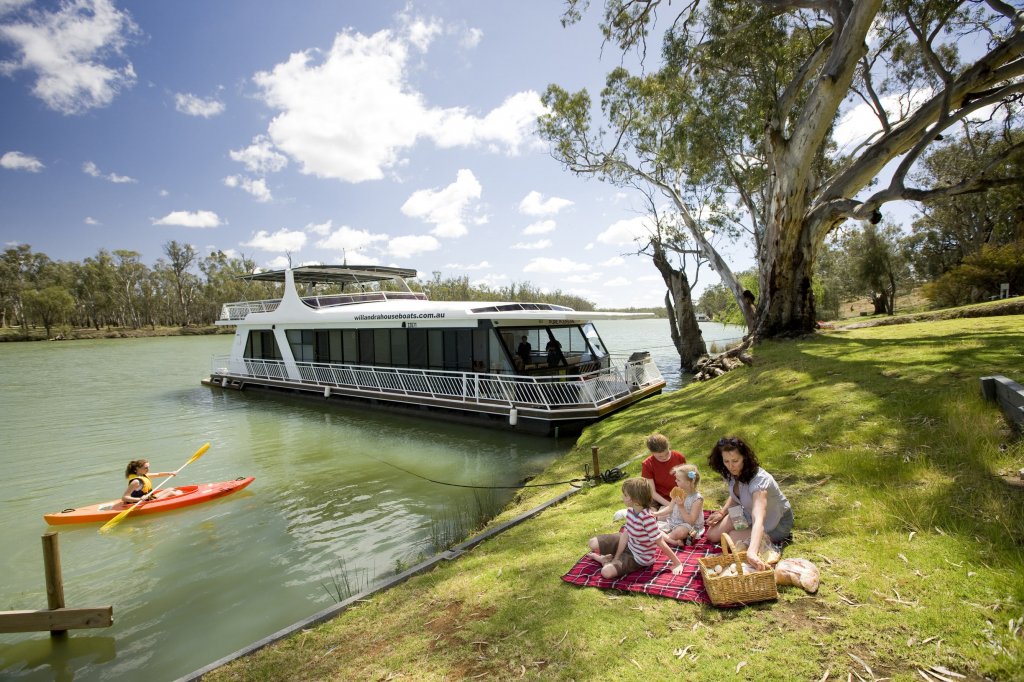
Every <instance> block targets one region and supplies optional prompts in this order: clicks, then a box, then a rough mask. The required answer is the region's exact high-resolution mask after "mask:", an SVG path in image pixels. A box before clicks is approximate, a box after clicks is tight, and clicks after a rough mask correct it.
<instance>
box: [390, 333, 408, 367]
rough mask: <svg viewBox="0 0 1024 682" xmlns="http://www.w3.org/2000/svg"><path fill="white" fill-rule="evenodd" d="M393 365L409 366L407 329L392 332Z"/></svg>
mask: <svg viewBox="0 0 1024 682" xmlns="http://www.w3.org/2000/svg"><path fill="white" fill-rule="evenodd" d="M391 364H392V365H395V366H396V367H407V366H408V365H409V338H408V336H406V330H405V329H393V330H391Z"/></svg>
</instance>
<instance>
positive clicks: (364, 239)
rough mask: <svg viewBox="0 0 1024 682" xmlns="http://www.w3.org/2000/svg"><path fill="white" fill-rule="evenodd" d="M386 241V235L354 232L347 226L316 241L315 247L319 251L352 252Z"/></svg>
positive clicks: (363, 231) (361, 231) (364, 231)
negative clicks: (318, 248) (319, 249)
mask: <svg viewBox="0 0 1024 682" xmlns="http://www.w3.org/2000/svg"><path fill="white" fill-rule="evenodd" d="M387 240H388V236H387V235H386V234H371V233H369V232H367V231H366V230H354V229H352V228H351V227H349V226H348V225H342V226H341V227H339V228H338V229H337V230H335V231H334V232H333V233H331V234H330V236H328V237H327V238H326V239H321V240H320V241H318V242H317V243H316V245H317V246H318V247H320V248H321V249H332V250H335V251H341V250H344V251H346V252H352V251H362V250H364V249H366V247H368V246H371V245H372V244H373V243H374V242H380V241H387Z"/></svg>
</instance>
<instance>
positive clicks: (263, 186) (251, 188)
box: [224, 175, 274, 203]
mask: <svg viewBox="0 0 1024 682" xmlns="http://www.w3.org/2000/svg"><path fill="white" fill-rule="evenodd" d="M224 184H225V185H226V186H228V187H239V188H241V189H243V190H245V191H246V192H248V193H249V194H251V195H252V196H253V197H255V198H256V201H258V202H260V203H266V202H268V201H271V200H272V199H273V198H274V197H273V195H271V193H270V188H268V187H267V181H266V180H264V179H263V178H257V179H253V178H249V177H246V176H244V175H229V176H227V177H226V178H224Z"/></svg>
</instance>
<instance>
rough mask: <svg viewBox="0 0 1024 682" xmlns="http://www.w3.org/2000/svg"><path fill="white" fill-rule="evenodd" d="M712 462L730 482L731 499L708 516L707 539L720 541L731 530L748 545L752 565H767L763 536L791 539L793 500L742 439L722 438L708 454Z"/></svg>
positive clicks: (757, 566)
mask: <svg viewBox="0 0 1024 682" xmlns="http://www.w3.org/2000/svg"><path fill="white" fill-rule="evenodd" d="M708 465H709V466H710V467H711V468H712V469H713V470H714V471H716V472H717V473H718V474H719V475H721V477H722V478H723V479H724V480H725V482H726V483H727V484H728V486H729V499H728V500H727V501H726V503H725V504H724V505H723V506H722V508H721V509H720V510H718V511H716V512H714V513H712V514H711V515H710V516H709V517H708V520H707V522H708V531H707V535H706V538H707V541H708V542H712V543H717V542H719V541H721V539H722V533H729V537H731V538H732V539H733V540H735V541H736V542H737V543H745V544H746V545H747V563H748V564H750V565H751V566H753V567H754V568H756V569H758V570H761V569H764V568H766V567H767V564H766V563H765V562H764V561H762V560H761V557H759V556H758V549H759V548H760V547H761V539H762V538H763V537H764V536H765V535H767V536H768V537H769V538H771V540H772V542H776V543H778V542H782V541H783V540H788V539H789V537H790V533H791V531H792V530H793V508H792V507H791V506H790V504H789V500H787V499H786V496H785V495H783V494H782V491H781V490H780V489H779V484H778V483H776V482H775V479H774V478H772V475H771V474H769V473H768V472H767V471H765V470H764V469H762V468H761V465H760V463H759V462H758V461H757V455H755V454H754V451H753V450H752V449H751V448H750V446H749V445H747V444H746V443H745V442H744V441H743V439H742V438H722V439H721V440H719V441H718V443H716V444H715V447H714V448H712V450H711V454H710V455H709V456H708ZM730 510H732V511H731V512H730ZM734 515H735V516H734Z"/></svg>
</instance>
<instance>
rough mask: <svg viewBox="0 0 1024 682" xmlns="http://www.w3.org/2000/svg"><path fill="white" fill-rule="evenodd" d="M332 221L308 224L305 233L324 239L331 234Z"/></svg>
mask: <svg viewBox="0 0 1024 682" xmlns="http://www.w3.org/2000/svg"><path fill="white" fill-rule="evenodd" d="M332 222H333V221H330V220H328V221H327V222H326V223H310V224H308V225H306V232H311V233H312V234H316V235H319V236H321V237H326V236H327V235H329V234H330V233H331V224H332Z"/></svg>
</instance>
